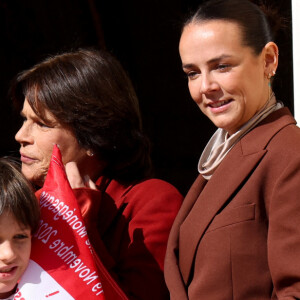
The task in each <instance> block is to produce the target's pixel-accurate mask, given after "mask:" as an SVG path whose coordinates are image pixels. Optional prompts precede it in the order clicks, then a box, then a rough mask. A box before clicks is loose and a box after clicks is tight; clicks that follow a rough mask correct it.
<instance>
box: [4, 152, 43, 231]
mask: <svg viewBox="0 0 300 300" xmlns="http://www.w3.org/2000/svg"><path fill="white" fill-rule="evenodd" d="M5 212H9V213H11V214H12V215H14V216H15V218H16V220H17V221H18V222H19V224H20V225H23V226H25V227H29V228H31V231H32V232H34V231H35V230H36V229H37V227H38V225H39V218H40V210H39V204H38V200H37V198H36V196H35V194H34V192H33V188H32V186H31V184H30V182H29V181H28V180H27V179H26V178H25V177H24V176H23V174H22V173H21V171H20V168H19V164H18V163H17V162H16V161H15V160H14V159H13V158H9V157H2V158H0V215H2V214H3V213H5Z"/></svg>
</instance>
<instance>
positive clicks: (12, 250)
mask: <svg viewBox="0 0 300 300" xmlns="http://www.w3.org/2000/svg"><path fill="white" fill-rule="evenodd" d="M30 250H31V229H30V228H24V227H23V226H20V224H19V223H18V222H17V220H16V218H15V217H14V215H12V214H11V213H8V212H4V213H3V214H2V215H0V297H1V298H3V297H7V296H9V295H10V294H11V292H12V290H13V289H14V288H15V286H16V284H17V282H18V280H19V279H20V277H21V275H22V274H23V273H24V271H25V269H26V267H27V265H28V262H29V256H30Z"/></svg>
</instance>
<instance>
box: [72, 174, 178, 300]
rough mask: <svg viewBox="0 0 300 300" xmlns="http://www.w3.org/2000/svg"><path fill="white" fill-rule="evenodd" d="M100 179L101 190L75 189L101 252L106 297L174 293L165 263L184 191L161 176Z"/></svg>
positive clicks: (150, 296) (157, 297)
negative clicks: (130, 181)
mask: <svg viewBox="0 0 300 300" xmlns="http://www.w3.org/2000/svg"><path fill="white" fill-rule="evenodd" d="M97 185H98V186H99V191H95V190H91V189H86V188H80V189H75V190H74V193H75V195H76V198H77V201H78V203H79V205H80V207H81V211H82V215H83V217H84V220H85V223H86V227H87V230H88V235H89V239H90V241H91V243H92V245H93V247H94V249H95V250H96V252H97V254H98V259H97V260H96V262H97V266H98V268H99V270H100V276H101V281H102V284H103V288H104V291H105V292H104V293H105V298H106V299H107V300H117V299H139V300H147V299H149V300H150V299H151V300H153V299H155V300H160V299H169V294H168V291H167V288H166V286H165V282H164V278H163V264H164V257H165V251H166V244H167V239H168V235H169V231H170V228H171V225H172V223H173V220H174V218H175V216H176V214H177V212H178V210H179V208H180V206H181V203H182V196H181V194H180V193H179V192H178V191H177V190H176V189H175V188H174V187H173V186H172V185H170V184H168V183H167V182H165V181H162V180H158V179H149V180H145V181H142V182H140V183H137V184H135V185H129V186H124V185H121V184H120V183H118V182H117V181H115V180H111V181H108V180H107V179H105V178H103V177H101V178H99V180H98V181H97Z"/></svg>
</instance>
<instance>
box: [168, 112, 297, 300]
mask: <svg viewBox="0 0 300 300" xmlns="http://www.w3.org/2000/svg"><path fill="white" fill-rule="evenodd" d="M295 124H296V122H295V120H294V118H293V117H292V115H291V113H290V112H289V110H288V109H287V108H282V109H280V110H278V111H275V112H274V113H272V114H271V115H269V116H268V117H267V118H266V119H265V120H263V121H262V122H261V123H260V124H259V125H258V126H257V127H256V128H254V129H253V130H252V131H250V132H249V133H248V134H247V135H246V136H244V137H243V138H242V139H241V140H240V141H239V142H238V143H237V144H236V145H235V146H234V147H233V148H232V150H231V151H230V152H229V153H228V154H227V156H226V157H225V159H224V160H223V162H222V163H221V165H220V166H219V167H218V169H217V170H216V171H215V173H214V175H213V176H212V178H211V179H210V180H209V181H206V180H205V179H203V177H202V176H201V175H199V177H198V178H197V180H196V181H195V183H194V184H193V186H192V187H191V189H190V191H189V193H188V194H187V196H186V198H185V200H184V203H183V205H182V207H181V209H180V211H179V213H178V215H177V218H176V219H175V222H174V224H173V227H172V230H171V233H170V237H169V242H168V248H167V254H166V259H165V279H166V283H167V286H168V289H169V291H170V295H171V299H172V300H175V299H176V300H177V299H178V300H184V299H191V300H196V299H197V300H201V299H204V300H210V299H212V300H227V299H238V300H239V299H241V300H248V299H249V300H250V299H255V300H260V299H285V300H288V299H297V298H300V129H299V128H298V127H297V126H296V125H295Z"/></svg>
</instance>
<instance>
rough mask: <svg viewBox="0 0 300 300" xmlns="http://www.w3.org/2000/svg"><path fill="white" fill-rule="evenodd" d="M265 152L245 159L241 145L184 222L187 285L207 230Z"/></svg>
mask: <svg viewBox="0 0 300 300" xmlns="http://www.w3.org/2000/svg"><path fill="white" fill-rule="evenodd" d="M265 152H266V151H265V150H260V151H259V152H256V153H253V154H250V155H246V156H244V155H243V153H242V149H241V145H240V143H238V144H237V145H236V146H235V147H234V148H233V149H232V150H231V151H230V152H229V153H228V155H227V157H226V159H225V160H224V161H223V163H222V164H221V165H220V166H219V168H218V169H217V170H216V172H215V174H214V175H213V176H212V178H211V179H210V180H209V182H208V183H207V184H206V185H205V187H204V189H203V191H202V192H201V193H200V196H199V197H198V199H197V200H196V203H195V205H194V206H193V208H192V209H191V211H190V213H189V215H188V216H187V218H186V219H185V220H184V222H183V223H182V225H181V227H180V232H179V249H180V251H179V266H180V269H181V273H182V276H183V280H184V282H185V283H186V284H187V282H188V279H189V274H190V271H191V266H192V263H193V259H194V254H195V252H196V248H197V245H198V243H199V241H200V239H201V237H202V236H203V234H204V232H205V230H206V228H207V227H208V225H209V224H210V222H211V221H212V219H213V218H214V216H215V215H216V214H217V213H218V211H219V210H220V209H221V208H222V206H223V205H225V203H226V201H227V200H228V199H230V197H231V195H232V194H233V193H234V192H235V191H237V190H238V188H239V185H240V184H241V183H242V182H243V180H244V179H245V178H246V177H247V176H248V175H249V174H250V173H251V170H252V169H253V168H254V167H255V165H257V164H258V162H259V161H260V159H261V158H262V157H263V155H264V154H265ZM216 191H217V192H216ZM186 245H189V246H188V247H187V246H186Z"/></svg>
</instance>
